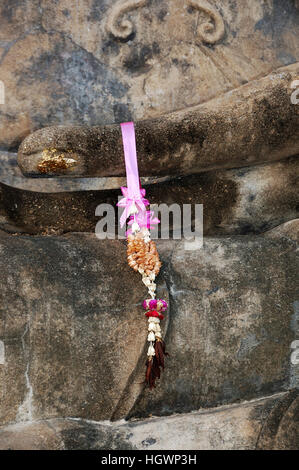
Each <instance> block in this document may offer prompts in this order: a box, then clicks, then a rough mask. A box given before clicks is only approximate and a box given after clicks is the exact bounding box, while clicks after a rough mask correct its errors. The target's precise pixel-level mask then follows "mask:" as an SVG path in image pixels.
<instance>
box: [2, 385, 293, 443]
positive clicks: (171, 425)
mask: <svg viewBox="0 0 299 470" xmlns="http://www.w3.org/2000/svg"><path fill="white" fill-rule="evenodd" d="M286 402H288V404H289V408H288V409H285V408H286V407H285V403H286ZM295 407H296V397H295V394H294V393H293V394H287V393H286V394H278V395H275V396H272V397H268V398H264V399H260V400H254V401H251V402H247V403H242V404H240V405H233V406H223V407H219V408H217V409H211V410H209V411H199V412H195V413H190V414H183V415H181V416H177V415H176V416H171V417H164V418H152V419H148V420H144V421H141V422H140V421H135V422H128V423H125V424H123V423H114V424H103V423H96V422H91V421H84V420H75V419H70V418H66V419H49V420H44V421H39V422H31V423H21V424H14V425H10V426H6V427H2V428H1V427H0V449H12V450H28V449H34V450H42V449H50V450H60V449H63V450H73V449H75V450H76V449H81V450H82V449H102V450H113V449H118V450H125V449H140V450H148V451H150V450H172V449H173V450H187V449H188V450H193V449H194V450H204V449H205V450H237V449H238V450H246V449H247V450H254V449H256V448H258V449H268V448H269V443H266V442H264V436H265V434H266V433H268V434H269V433H272V438H271V439H270V443H271V446H272V447H271V448H272V449H274V450H278V449H282V450H292V449H293V450H296V449H298V421H297V422H296V416H295V414H293V417H292V420H291V421H290V420H289V413H290V409H291V408H294V411H295ZM273 415H277V416H278V415H279V420H280V421H281V424H280V429H279V431H278V432H277V425H275V423H274V421H273ZM279 420H278V421H279ZM285 421H286V422H287V423H288V424H289V426H288V427H285V426H284V424H285V423H284V422H285ZM276 423H277V421H276ZM290 425H291V426H290ZM261 436H262V437H261Z"/></svg>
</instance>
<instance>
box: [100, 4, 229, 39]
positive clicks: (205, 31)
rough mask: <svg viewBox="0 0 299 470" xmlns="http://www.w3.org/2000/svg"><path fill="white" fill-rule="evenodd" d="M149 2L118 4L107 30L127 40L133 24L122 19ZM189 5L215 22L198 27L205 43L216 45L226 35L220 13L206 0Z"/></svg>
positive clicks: (111, 15) (112, 13) (111, 14)
mask: <svg viewBox="0 0 299 470" xmlns="http://www.w3.org/2000/svg"><path fill="white" fill-rule="evenodd" d="M146 3H147V0H128V1H126V2H124V3H118V4H116V5H115V6H114V7H113V9H112V11H111V13H110V15H109V17H108V20H107V24H106V28H107V31H108V32H109V33H111V34H112V35H113V36H114V37H116V38H121V39H127V38H128V37H129V36H130V35H131V34H132V32H133V25H132V22H131V21H129V20H126V19H122V20H120V17H121V16H123V15H124V14H125V13H128V12H129V11H132V10H135V9H136V8H139V7H142V6H144V5H145V4H146ZM188 4H189V5H190V6H192V7H193V8H195V9H196V10H199V11H203V12H204V13H206V14H207V15H208V16H209V17H211V19H212V20H213V22H214V24H212V23H211V21H205V22H203V23H202V24H200V25H199V26H198V34H199V36H200V38H201V39H202V41H203V42H206V43H208V44H215V43H216V42H218V41H219V40H220V39H221V38H222V37H223V35H224V33H225V26H224V21H223V18H222V16H221V15H220V13H219V12H218V11H217V10H216V9H215V8H214V7H212V6H211V5H210V3H209V2H207V1H206V0H188Z"/></svg>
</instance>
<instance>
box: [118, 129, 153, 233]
mask: <svg viewBox="0 0 299 470" xmlns="http://www.w3.org/2000/svg"><path fill="white" fill-rule="evenodd" d="M120 126H121V132H122V139H123V146H124V154H125V163H126V174H127V188H125V187H122V188H121V192H122V194H123V196H124V197H123V198H122V199H121V200H120V201H119V202H118V204H117V206H119V207H124V208H125V209H124V211H123V213H122V215H121V217H120V226H121V227H123V226H124V224H125V222H126V220H127V218H128V217H129V215H130V214H131V209H132V206H133V207H134V205H135V206H136V208H137V209H139V210H140V211H142V212H146V207H145V206H147V205H149V201H148V200H147V199H145V198H144V196H145V189H142V188H140V183H139V173H138V164H137V153H136V142H135V130H134V123H133V122H123V123H122V124H121V125H120ZM138 212H139V211H138Z"/></svg>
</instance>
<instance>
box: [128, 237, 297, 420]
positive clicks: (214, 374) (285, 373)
mask: <svg viewBox="0 0 299 470" xmlns="http://www.w3.org/2000/svg"><path fill="white" fill-rule="evenodd" d="M174 243H175V242H171V243H170V244H169V246H167V248H169V250H171V256H170V257H169V258H168V260H167V261H166V262H164V266H165V271H164V276H165V279H166V283H167V287H168V290H169V293H170V305H171V311H170V324H169V327H168V332H167V337H166V342H167V344H168V350H169V354H170V357H169V358H168V359H167V367H166V370H165V373H164V374H163V377H162V379H161V381H160V383H159V385H158V386H157V388H156V389H155V391H154V393H144V392H143V393H142V394H141V395H140V397H139V398H138V400H137V402H136V404H135V406H134V408H133V409H132V410H131V412H130V414H129V416H138V417H145V416H148V415H149V414H156V415H162V414H164V415H167V414H171V413H173V412H178V413H182V412H187V411H191V410H194V409H198V408H200V407H205V408H209V407H213V406H216V405H219V404H226V403H234V402H236V401H238V400H244V399H251V398H253V397H257V396H263V395H268V394H271V393H276V392H278V391H282V390H287V389H288V388H290V387H296V386H297V387H298V383H297V384H295V383H294V381H293V379H292V377H298V373H296V372H295V371H294V370H293V369H294V368H296V370H297V371H298V365H297V366H294V365H293V364H291V343H292V342H293V341H294V340H295V339H296V338H297V337H298V334H299V331H298V325H297V322H296V321H295V319H296V315H297V314H296V311H295V310H294V306H295V301H296V300H297V295H298V293H297V292H296V277H297V272H298V258H296V243H295V242H294V241H292V240H290V239H287V238H283V239H281V240H273V239H270V238H266V237H260V236H256V237H247V236H242V237H228V238H222V239H221V238H218V239H217V238H207V237H206V238H205V239H204V247H203V248H202V249H201V250H198V251H190V252H188V251H184V242H178V244H177V245H176V246H175V247H174V246H173V245H174ZM166 245H167V243H166ZM164 249H166V247H165V248H164ZM160 252H162V254H163V244H162V243H161V246H160ZM167 255H168V253H167Z"/></svg>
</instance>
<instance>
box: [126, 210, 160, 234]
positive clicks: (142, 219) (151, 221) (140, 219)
mask: <svg viewBox="0 0 299 470" xmlns="http://www.w3.org/2000/svg"><path fill="white" fill-rule="evenodd" d="M135 220H136V222H137V224H138V225H139V227H140V228H142V227H144V228H147V229H148V230H151V229H153V228H154V225H156V224H158V223H159V222H160V220H159V219H158V217H154V211H141V212H138V214H137V215H136V217H135ZM133 223H134V217H131V218H130V220H129V222H128V225H132V224H133ZM131 233H132V230H131V229H129V230H128V231H127V235H129V234H131Z"/></svg>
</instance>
